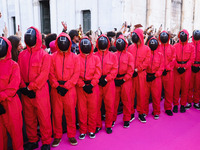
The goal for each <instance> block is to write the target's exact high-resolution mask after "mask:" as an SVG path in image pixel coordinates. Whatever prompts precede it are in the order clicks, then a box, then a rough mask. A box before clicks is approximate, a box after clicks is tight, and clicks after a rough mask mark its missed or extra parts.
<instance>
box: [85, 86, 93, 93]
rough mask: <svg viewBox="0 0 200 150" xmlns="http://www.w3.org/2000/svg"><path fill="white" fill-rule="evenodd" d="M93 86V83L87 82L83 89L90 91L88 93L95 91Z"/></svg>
mask: <svg viewBox="0 0 200 150" xmlns="http://www.w3.org/2000/svg"><path fill="white" fill-rule="evenodd" d="M92 88H93V85H92V84H85V85H84V86H83V90H84V91H85V92H86V93H88V94H91V93H93V91H92Z"/></svg>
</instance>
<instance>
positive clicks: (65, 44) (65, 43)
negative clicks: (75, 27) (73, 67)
mask: <svg viewBox="0 0 200 150" xmlns="http://www.w3.org/2000/svg"><path fill="white" fill-rule="evenodd" d="M57 43H58V48H59V49H60V50H61V51H67V50H68V49H69V46H70V41H69V39H68V38H67V37H65V36H61V37H59V38H58V40H57Z"/></svg>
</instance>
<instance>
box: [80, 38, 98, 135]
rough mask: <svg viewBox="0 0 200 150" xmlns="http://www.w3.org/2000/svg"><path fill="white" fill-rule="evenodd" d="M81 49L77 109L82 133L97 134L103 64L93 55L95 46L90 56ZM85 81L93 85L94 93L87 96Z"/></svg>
mask: <svg viewBox="0 0 200 150" xmlns="http://www.w3.org/2000/svg"><path fill="white" fill-rule="evenodd" d="M85 38H87V37H85ZM87 39H89V38H87ZM80 42H81V40H80ZM80 42H79V45H80ZM79 49H80V54H79V55H78V57H79V59H80V76H79V79H78V83H77V86H76V90H77V97H78V101H77V107H78V118H79V126H80V133H81V134H86V133H87V131H88V132H92V133H95V131H96V120H97V101H98V93H99V87H98V82H99V78H100V76H101V63H100V60H99V58H98V56H95V55H94V54H93V46H92V50H91V52H90V54H89V55H85V54H83V53H82V52H81V48H80V46H79ZM84 81H87V82H90V81H91V84H92V85H93V89H92V91H93V93H91V94H87V93H86V92H85V91H84V90H83V86H84V85H85V83H84Z"/></svg>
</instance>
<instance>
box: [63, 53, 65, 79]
mask: <svg viewBox="0 0 200 150" xmlns="http://www.w3.org/2000/svg"><path fill="white" fill-rule="evenodd" d="M63 54H64V57H63V67H62V80H63V74H64V67H65V52H64V53H63Z"/></svg>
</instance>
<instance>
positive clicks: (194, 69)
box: [191, 66, 199, 73]
mask: <svg viewBox="0 0 200 150" xmlns="http://www.w3.org/2000/svg"><path fill="white" fill-rule="evenodd" d="M191 68H192V72H194V73H197V72H199V67H195V66H192V67H191Z"/></svg>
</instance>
